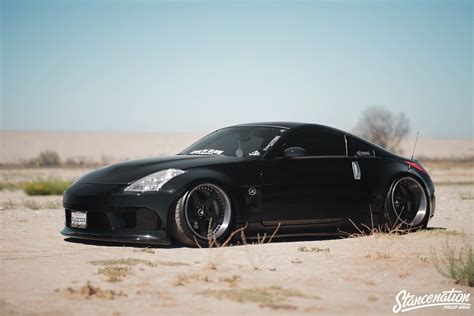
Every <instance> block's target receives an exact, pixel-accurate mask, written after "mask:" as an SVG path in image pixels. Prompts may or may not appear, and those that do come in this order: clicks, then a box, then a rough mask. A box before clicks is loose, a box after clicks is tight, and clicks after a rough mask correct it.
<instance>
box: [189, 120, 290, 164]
mask: <svg viewBox="0 0 474 316" xmlns="http://www.w3.org/2000/svg"><path fill="white" fill-rule="evenodd" d="M285 131H286V129H282V128H277V127H264V126H237V127H228V128H223V129H220V130H218V131H215V132H214V133H211V134H209V135H207V136H204V137H203V138H201V139H200V140H198V141H197V142H196V143H194V144H193V145H191V146H190V147H188V148H186V149H185V150H183V151H182V152H181V153H180V154H182V155H224V156H230V157H239V158H241V157H246V158H258V157H261V156H263V155H264V154H265V153H266V152H267V151H268V150H269V149H270V148H271V147H272V146H273V145H274V144H275V143H276V142H277V140H278V139H279V138H280V137H281V136H282V135H283V133H284V132H285Z"/></svg>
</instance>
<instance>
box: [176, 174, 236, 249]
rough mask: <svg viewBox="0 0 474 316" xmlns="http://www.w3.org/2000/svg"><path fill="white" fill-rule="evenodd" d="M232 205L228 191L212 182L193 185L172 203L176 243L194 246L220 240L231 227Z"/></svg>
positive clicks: (228, 232)
mask: <svg viewBox="0 0 474 316" xmlns="http://www.w3.org/2000/svg"><path fill="white" fill-rule="evenodd" d="M234 213H235V212H234V208H233V207H232V201H231V199H230V196H229V194H227V192H226V191H225V190H224V189H222V188H221V187H220V186H218V185H216V184H213V183H201V184H197V185H195V186H194V187H192V188H191V189H190V190H188V191H187V192H186V193H185V194H184V195H183V196H182V197H181V198H180V199H179V200H178V202H177V203H176V207H175V210H174V213H173V217H172V220H173V223H172V229H171V232H172V235H173V237H174V238H175V239H176V240H177V241H178V242H180V243H182V244H184V245H186V246H191V247H196V246H199V247H200V246H204V247H206V246H209V245H210V244H211V243H213V242H214V241H217V243H219V244H220V243H222V242H223V241H225V240H226V238H228V236H229V235H230V233H231V232H232V229H233V223H234V218H235V214H234Z"/></svg>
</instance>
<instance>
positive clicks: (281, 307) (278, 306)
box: [258, 303, 298, 311]
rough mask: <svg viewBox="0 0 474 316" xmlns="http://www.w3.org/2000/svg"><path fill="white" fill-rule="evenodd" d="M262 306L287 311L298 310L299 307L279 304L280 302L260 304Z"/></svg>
mask: <svg viewBox="0 0 474 316" xmlns="http://www.w3.org/2000/svg"><path fill="white" fill-rule="evenodd" d="M258 307H260V308H270V309H274V310H285V311H294V310H297V309H298V307H297V306H295V305H291V304H278V303H267V304H260V305H258Z"/></svg>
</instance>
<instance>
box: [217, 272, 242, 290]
mask: <svg viewBox="0 0 474 316" xmlns="http://www.w3.org/2000/svg"><path fill="white" fill-rule="evenodd" d="M240 280H242V278H241V277H240V275H237V274H234V275H233V276H231V277H223V278H219V282H225V283H228V284H229V285H230V286H231V287H234V286H236V285H237V283H239V282H240Z"/></svg>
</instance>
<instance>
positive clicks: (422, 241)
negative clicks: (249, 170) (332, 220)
mask: <svg viewBox="0 0 474 316" xmlns="http://www.w3.org/2000/svg"><path fill="white" fill-rule="evenodd" d="M428 167H429V168H432V169H433V168H435V167H436V168H438V167H439V166H434V167H433V166H428ZM436 168H435V169H433V170H431V172H432V173H433V178H434V179H435V182H437V183H439V184H438V186H437V197H438V204H437V210H436V216H435V217H434V218H433V219H432V221H431V222H430V224H429V229H428V230H425V231H422V232H417V233H410V234H406V235H387V234H383V235H375V236H370V237H358V238H346V239H341V238H335V239H319V240H318V239H300V240H277V241H274V242H272V243H270V244H258V245H245V246H233V247H226V248H219V249H198V248H197V249H193V248H185V247H176V246H174V247H166V248H159V247H158V248H141V247H133V246H120V245H103V244H85V243H76V242H71V241H68V240H64V238H63V237H61V236H60V235H59V231H60V230H61V228H62V226H63V223H64V217H63V211H62V209H61V197H60V196H46V197H29V196H26V195H25V194H24V193H23V192H22V191H20V190H2V191H0V223H1V235H0V245H1V247H0V248H1V250H0V260H1V261H0V283H1V284H0V314H1V315H11V314H32V315H38V314H41V315H43V314H47V315H64V314H72V315H75V314H77V315H79V314H98V315H132V314H144V315H147V314H149V315H151V314H153V315H189V314H193V315H198V314H204V315H206V314H217V313H225V314H227V315H237V314H239V315H242V314H245V313H248V314H250V315H255V314H259V315H267V314H268V315H270V314H272V315H275V314H277V315H286V314H290V313H291V314H304V315H311V314H319V313H323V314H342V313H343V314H372V315H379V314H391V313H392V308H393V305H394V304H395V295H396V294H397V293H398V292H399V291H400V290H407V291H410V292H411V293H414V294H417V295H421V294H425V293H431V292H438V291H442V290H450V289H452V288H456V289H461V290H464V291H468V292H470V291H471V289H472V288H469V287H466V286H460V285H458V284H455V282H454V281H453V280H451V279H448V278H446V277H444V276H442V275H441V274H440V273H439V272H438V271H437V269H436V267H435V262H436V260H437V258H440V257H442V254H443V246H445V245H446V244H449V245H452V246H454V247H458V248H459V247H462V246H463V245H472V241H473V237H474V235H473V229H472V224H473V218H472V216H473V215H472V212H473V210H474V184H473V179H474V177H473V173H472V172H473V171H472V168H471V167H469V168H467V169H464V170H462V168H460V167H453V168H444V169H441V168H438V169H439V170H438V169H436ZM0 171H1V172H0V181H3V182H5V181H10V182H21V181H25V179H31V178H38V179H39V178H44V177H45V175H48V176H50V177H53V178H58V177H62V178H66V179H72V178H74V177H77V176H78V175H80V174H82V173H83V172H84V171H85V170H83V169H70V170H65V169H18V170H7V169H2V170H0ZM453 179H454V180H453ZM410 313H411V314H430V315H431V314H439V315H441V314H443V315H445V314H446V313H448V314H468V313H469V312H466V311H446V310H443V309H442V308H428V309H424V310H423V309H422V310H418V311H412V312H410Z"/></svg>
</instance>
